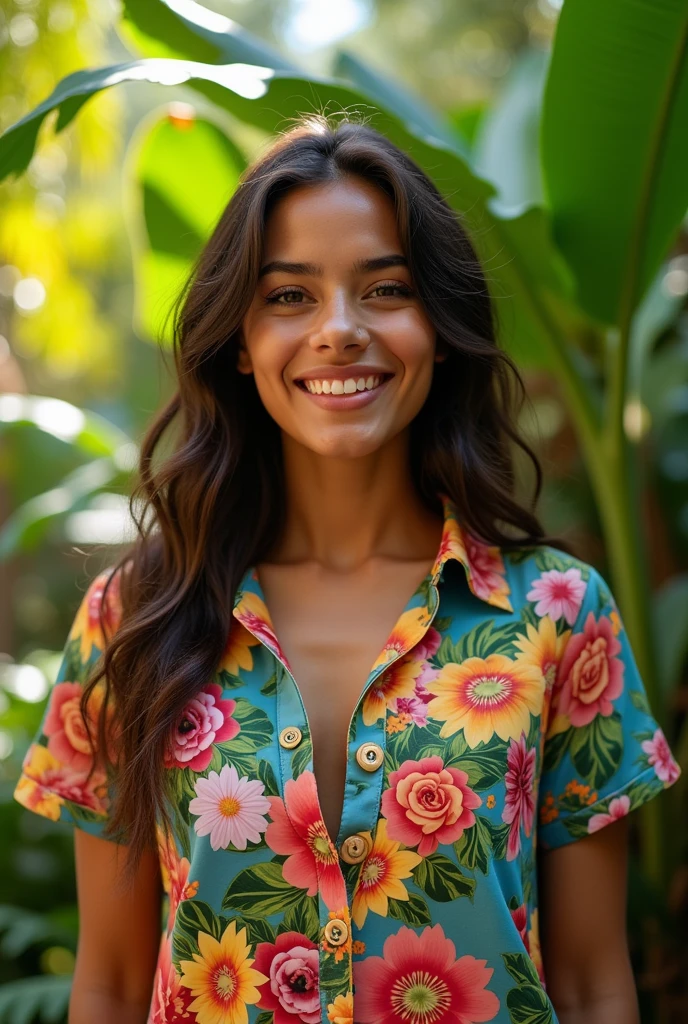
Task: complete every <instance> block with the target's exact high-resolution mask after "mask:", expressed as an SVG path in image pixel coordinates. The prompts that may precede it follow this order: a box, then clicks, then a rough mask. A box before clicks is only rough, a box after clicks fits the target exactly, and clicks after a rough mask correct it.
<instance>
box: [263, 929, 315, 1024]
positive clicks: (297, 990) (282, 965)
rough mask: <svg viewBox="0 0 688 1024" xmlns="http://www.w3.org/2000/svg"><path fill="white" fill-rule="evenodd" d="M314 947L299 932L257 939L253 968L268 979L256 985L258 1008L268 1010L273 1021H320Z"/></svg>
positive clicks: (280, 1023) (287, 1023)
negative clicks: (273, 940)
mask: <svg viewBox="0 0 688 1024" xmlns="http://www.w3.org/2000/svg"><path fill="white" fill-rule="evenodd" d="M318 961H319V956H318V947H317V946H316V945H315V943H314V942H311V940H310V939H308V938H307V937H306V936H305V935H301V934H300V933H299V932H283V933H282V934H281V935H278V936H277V939H276V940H275V942H274V943H272V942H259V943H258V945H257V946H256V952H255V963H254V964H253V968H254V970H256V971H260V973H261V974H263V975H265V977H267V978H268V979H269V981H267V982H265V983H264V984H263V985H261V986H260V987H259V991H260V999H259V1001H258V1004H257V1005H258V1008H259V1009H261V1010H272V1012H273V1013H274V1024H297V1022H298V1021H304V1022H305V1024H320V987H319V966H318Z"/></svg>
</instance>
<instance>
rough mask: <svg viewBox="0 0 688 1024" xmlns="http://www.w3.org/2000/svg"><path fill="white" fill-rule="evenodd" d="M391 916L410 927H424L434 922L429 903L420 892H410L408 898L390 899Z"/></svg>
mask: <svg viewBox="0 0 688 1024" xmlns="http://www.w3.org/2000/svg"><path fill="white" fill-rule="evenodd" d="M388 910H389V916H390V917H393V918H395V919H396V920H397V921H401V922H402V923H403V924H407V925H408V926H409V928H422V927H424V926H425V925H426V924H432V918H431V917H430V911H429V910H428V905H427V903H426V902H425V900H424V899H423V897H422V896H419V895H418V893H415V892H412V893H409V898H408V900H395V899H393V898H392V897H390V898H389V901H388Z"/></svg>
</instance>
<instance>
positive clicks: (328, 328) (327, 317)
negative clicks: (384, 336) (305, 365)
mask: <svg viewBox="0 0 688 1024" xmlns="http://www.w3.org/2000/svg"><path fill="white" fill-rule="evenodd" d="M310 344H311V347H312V348H313V349H315V350H316V351H318V352H322V351H326V350H328V349H329V350H330V351H331V352H344V351H345V350H346V349H348V348H357V349H365V348H367V347H368V345H369V344H370V335H369V334H368V331H367V329H366V328H365V326H364V325H363V324H362V323H360V321H359V319H358V317H357V316H356V311H355V310H354V308H353V306H352V304H351V303H350V302H349V299H348V297H347V296H346V295H345V294H344V293H343V292H337V293H336V294H335V295H333V296H332V298H331V300H330V301H329V302H327V303H325V304H324V305H323V308H322V312H321V315H320V317H319V318H318V322H317V324H316V326H315V328H314V330H313V332H312V334H311V337H310Z"/></svg>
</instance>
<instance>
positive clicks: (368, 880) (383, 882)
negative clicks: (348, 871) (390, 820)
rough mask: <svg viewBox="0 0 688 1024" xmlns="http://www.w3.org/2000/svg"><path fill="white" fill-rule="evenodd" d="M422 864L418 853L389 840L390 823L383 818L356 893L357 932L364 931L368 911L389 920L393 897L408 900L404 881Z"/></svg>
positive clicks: (353, 909)
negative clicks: (390, 900) (388, 914)
mask: <svg viewBox="0 0 688 1024" xmlns="http://www.w3.org/2000/svg"><path fill="white" fill-rule="evenodd" d="M421 860H422V858H421V857H419V856H418V854H417V853H412V852H411V851H410V850H402V849H401V843H397V842H394V841H393V840H391V839H388V838H387V821H386V820H385V819H384V818H380V820H379V821H378V824H377V832H376V833H375V840H374V842H373V846H372V848H371V850H370V852H369V854H368V856H367V857H366V859H365V860H364V862H363V866H362V868H361V873H360V875H359V877H358V884H357V886H356V889H355V891H354V901H353V907H352V911H351V916H352V917H353V919H354V922H355V924H356V927H357V928H362V927H363V924H364V922H365V919H366V917H367V916H368V911H369V910H372V912H373V913H374V914H379V915H380V917H386V916H387V911H388V908H389V899H390V897H391V898H392V899H395V900H404V901H407V900H408V898H409V894H408V892H407V889H406V886H405V885H404V884H403V883H402V881H401V879H402V878H410V877H411V872H412V871H413V869H414V868H415V867H416V865H417V864H420V862H421Z"/></svg>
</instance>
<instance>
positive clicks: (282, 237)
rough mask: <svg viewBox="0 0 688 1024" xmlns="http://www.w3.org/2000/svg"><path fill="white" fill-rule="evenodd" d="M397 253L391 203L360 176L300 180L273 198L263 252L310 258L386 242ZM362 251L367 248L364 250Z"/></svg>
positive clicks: (399, 246)
mask: <svg viewBox="0 0 688 1024" xmlns="http://www.w3.org/2000/svg"><path fill="white" fill-rule="evenodd" d="M390 246H391V247H392V248H391V249H390V251H394V252H400V251H403V250H402V243H401V239H400V237H399V229H398V226H397V221H396V216H395V212H394V203H393V202H392V200H391V199H390V197H389V196H388V195H387V194H386V193H385V192H383V191H382V190H381V189H379V188H377V187H376V186H375V185H373V184H372V183H371V182H368V181H366V180H364V179H363V178H358V177H353V176H348V177H345V178H343V179H341V180H340V181H334V182H324V183H322V184H320V183H319V184H314V185H300V186H298V187H297V188H294V189H292V190H291V191H289V192H288V193H287V194H286V195H285V196H284V197H283V198H281V199H279V200H277V202H276V203H275V206H274V207H273V209H272V210H271V212H270V215H269V216H268V219H267V223H266V226H265V235H264V254H265V256H266V257H269V258H274V257H276V256H281V257H283V258H286V256H287V254H289V255H290V256H291V257H293V258H296V257H297V255H298V256H301V257H303V258H306V256H308V257H309V258H313V256H314V253H315V252H317V253H318V254H319V255H320V257H322V259H323V260H324V259H325V257H326V256H327V254H330V255H332V254H339V253H342V252H343V251H346V250H351V252H352V253H353V254H354V256H355V257H358V256H361V255H365V254H366V253H367V251H368V250H376V249H378V248H379V247H384V248H385V251H386V250H387V249H388V248H389V247H390ZM364 250H365V251H364Z"/></svg>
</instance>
